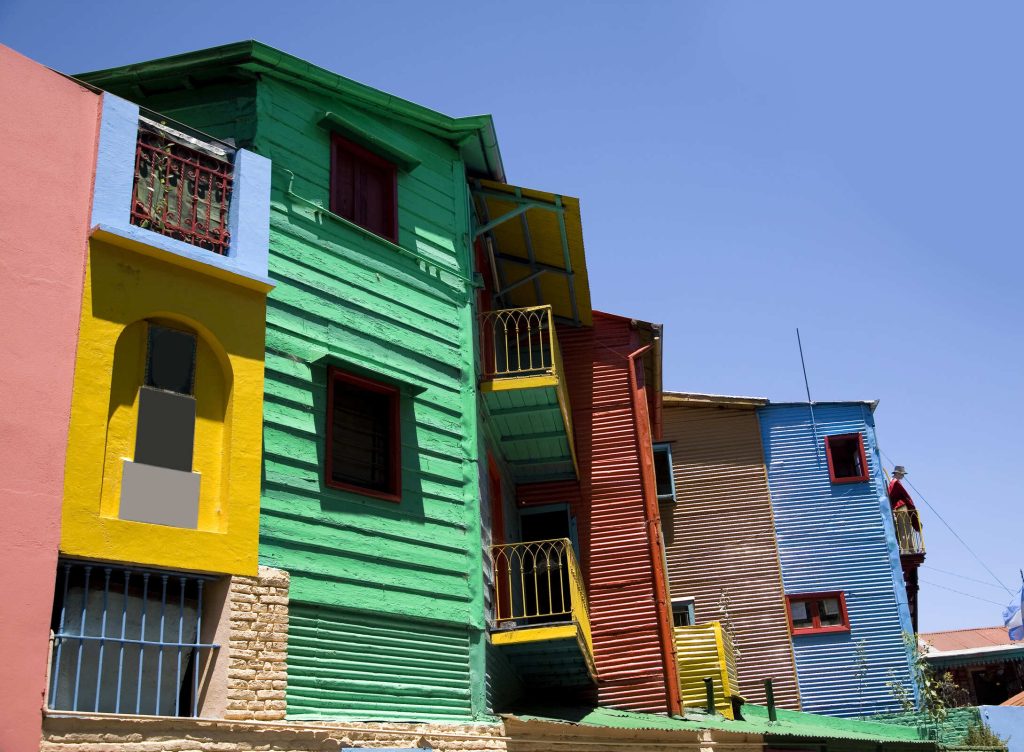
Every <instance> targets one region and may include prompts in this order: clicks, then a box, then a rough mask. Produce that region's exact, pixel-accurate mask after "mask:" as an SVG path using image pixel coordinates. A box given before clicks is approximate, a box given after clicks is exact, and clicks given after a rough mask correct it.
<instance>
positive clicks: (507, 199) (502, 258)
mask: <svg viewBox="0 0 1024 752" xmlns="http://www.w3.org/2000/svg"><path fill="white" fill-rule="evenodd" d="M472 192H473V198H474V201H475V203H476V230H475V231H474V236H475V238H478V237H481V236H482V237H484V238H485V240H486V243H487V251H488V253H489V254H490V257H491V262H492V266H493V271H494V275H495V277H496V279H494V280H491V283H492V287H493V288H494V290H495V291H496V296H497V298H498V300H499V301H500V303H501V304H502V305H503V306H505V307H509V308H518V307H526V306H534V305H550V306H551V307H552V310H553V311H554V314H555V316H556V317H558V318H559V319H561V320H563V321H570V322H572V323H575V324H582V325H584V326H590V325H591V324H592V319H591V308H590V284H589V282H588V280H587V264H586V257H585V255H584V251H583V225H582V224H581V222H580V202H579V199H577V198H573V197H571V196H562V195H559V194H556V193H546V192H544V191H537V190H533V189H531V188H522V187H519V186H515V185H509V184H507V183H496V182H494V181H490V180H477V181H474V183H473V185H472Z"/></svg>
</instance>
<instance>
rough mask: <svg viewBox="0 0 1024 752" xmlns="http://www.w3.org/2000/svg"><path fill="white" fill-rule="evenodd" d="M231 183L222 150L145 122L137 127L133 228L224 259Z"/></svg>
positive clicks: (227, 157)
mask: <svg viewBox="0 0 1024 752" xmlns="http://www.w3.org/2000/svg"><path fill="white" fill-rule="evenodd" d="M222 153H223V154H222ZM233 183H234V168H233V165H232V163H231V161H230V155H229V154H227V153H226V152H224V150H222V149H220V148H218V147H214V146H211V145H208V144H204V143H203V142H202V141H200V140H198V139H195V138H192V137H191V136H189V135H187V134H185V133H181V132H179V131H176V130H173V129H171V128H167V127H165V126H162V125H159V124H158V123H155V122H152V121H150V120H147V119H143V120H141V121H140V122H139V135H138V141H137V144H136V149H135V185H134V191H133V195H132V211H131V222H132V224H133V225H137V226H139V227H143V228H145V229H147V230H152V231H153V232H158V233H160V234H161V235H166V236H167V237H171V238H175V239H177V240H181V241H184V242H186V243H189V244H190V245H194V246H196V247H198V248H205V249H206V250H208V251H213V252H214V253H219V254H221V255H225V254H227V252H228V245H229V243H230V241H231V234H230V232H229V231H228V213H229V209H230V206H231V192H232V188H233Z"/></svg>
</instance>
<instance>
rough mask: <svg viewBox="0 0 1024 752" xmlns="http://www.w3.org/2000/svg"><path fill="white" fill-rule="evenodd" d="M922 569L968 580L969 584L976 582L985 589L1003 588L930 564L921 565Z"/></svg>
mask: <svg viewBox="0 0 1024 752" xmlns="http://www.w3.org/2000/svg"><path fill="white" fill-rule="evenodd" d="M921 569H930V570H932V571H933V572H941V573H942V574H948V575H949V576H951V577H959V578H960V579H961V580H968V581H969V582H975V583H977V584H979V585H984V586H985V587H990V588H997V589H999V590H1002V587H1001V586H999V585H995V584H993V583H991V582H988V581H987V580H977V579H975V578H974V577H968V576H967V575H964V574H958V573H956V572H950V571H949V570H948V569H939V568H938V567H933V566H931V565H930V564H922V565H921Z"/></svg>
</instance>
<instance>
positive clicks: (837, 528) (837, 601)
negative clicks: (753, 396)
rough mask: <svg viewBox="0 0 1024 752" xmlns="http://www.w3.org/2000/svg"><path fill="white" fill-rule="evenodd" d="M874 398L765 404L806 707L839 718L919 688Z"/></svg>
mask: <svg viewBox="0 0 1024 752" xmlns="http://www.w3.org/2000/svg"><path fill="white" fill-rule="evenodd" d="M873 410H874V403H869V402H829V403H815V404H814V405H813V422H812V411H811V406H809V405H808V404H807V403H798V404H785V403H780V404H769V405H767V406H765V407H762V408H759V410H758V413H759V417H760V423H761V435H762V440H763V442H764V454H765V464H766V466H767V470H768V484H769V487H770V491H771V498H772V506H773V512H774V516H775V528H776V536H777V538H778V546H779V555H780V559H781V563H782V579H783V586H784V588H785V593H786V598H787V602H788V606H789V611H790V624H791V631H792V633H793V634H792V639H793V649H794V654H795V657H796V667H797V679H798V682H799V687H800V699H801V706H802V708H803V709H804V710H806V711H810V712H816V713H827V714H831V715H838V716H852V717H856V716H862V715H863V716H867V715H872V714H874V713H881V712H889V711H896V710H899V709H900V705H899V702H898V700H897V699H896V697H895V695H894V692H893V690H892V689H891V688H890V686H889V683H890V682H897V683H900V684H902V685H903V686H904V687H905V688H906V689H907V690H908V691H909V692H911V693H913V695H916V692H917V690H916V687H915V686H914V680H913V677H912V672H911V665H910V658H909V656H908V653H907V649H906V646H905V643H904V639H903V635H904V634H905V633H910V632H911V631H912V630H911V622H910V610H909V608H908V605H907V598H906V590H905V586H904V583H903V573H902V570H901V568H900V562H899V550H898V547H897V542H896V536H895V530H894V527H893V521H892V515H891V513H890V508H889V500H888V496H887V494H886V483H885V478H884V475H883V471H882V464H881V460H880V457H879V453H878V444H877V440H876V437H875V424H874V417H873V415H872V413H873Z"/></svg>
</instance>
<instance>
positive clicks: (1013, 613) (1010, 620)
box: [1003, 586, 1024, 640]
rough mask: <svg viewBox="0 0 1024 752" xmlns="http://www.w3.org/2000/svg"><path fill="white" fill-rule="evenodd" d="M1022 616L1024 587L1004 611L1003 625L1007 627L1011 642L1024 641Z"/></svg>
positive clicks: (1023, 611)
mask: <svg viewBox="0 0 1024 752" xmlns="http://www.w3.org/2000/svg"><path fill="white" fill-rule="evenodd" d="M1022 615H1024V586H1021V589H1020V590H1018V591H1017V595H1015V596H1014V597H1013V600H1012V601H1011V602H1010V605H1009V606H1007V607H1006V610H1005V611H1003V624H1005V625H1006V629H1007V631H1008V632H1009V635H1010V639H1011V640H1024V622H1022V621H1021V617H1022Z"/></svg>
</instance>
